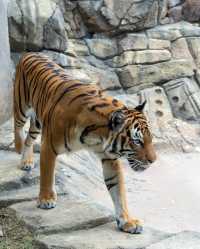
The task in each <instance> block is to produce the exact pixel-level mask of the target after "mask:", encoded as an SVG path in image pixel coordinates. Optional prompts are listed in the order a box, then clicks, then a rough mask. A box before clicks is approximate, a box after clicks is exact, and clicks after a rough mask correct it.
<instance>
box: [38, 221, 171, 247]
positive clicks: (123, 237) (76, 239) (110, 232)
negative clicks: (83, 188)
mask: <svg viewBox="0 0 200 249" xmlns="http://www.w3.org/2000/svg"><path fill="white" fill-rule="evenodd" d="M168 236H169V234H166V233H164V232H160V231H158V230H154V229H151V228H145V230H144V232H143V233H142V234H139V235H134V234H128V233H124V232H121V231H119V230H117V228H116V224H115V222H113V223H108V224H105V225H102V226H98V227H95V228H93V229H90V230H80V231H76V232H71V233H67V234H66V233H62V234H54V235H50V236H42V237H39V238H38V244H39V245H40V248H45V249H50V248H51V249H52V248H54V249H55V248H56V249H57V248H62V249H71V248H73V249H119V248H123V249H139V248H145V247H146V246H148V245H150V244H152V243H155V242H158V241H160V240H162V239H165V238H166V237H168Z"/></svg>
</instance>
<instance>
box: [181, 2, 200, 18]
mask: <svg viewBox="0 0 200 249" xmlns="http://www.w3.org/2000/svg"><path fill="white" fill-rule="evenodd" d="M183 18H184V20H186V21H188V22H198V21H200V3H199V1H198V0H186V1H185V3H184V4H183Z"/></svg>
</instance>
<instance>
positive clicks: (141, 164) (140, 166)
mask: <svg viewBox="0 0 200 249" xmlns="http://www.w3.org/2000/svg"><path fill="white" fill-rule="evenodd" d="M128 162H129V165H130V167H131V169H133V170H134V171H136V172H143V171H145V170H146V169H148V168H149V166H150V163H148V161H140V160H138V159H130V158H128Z"/></svg>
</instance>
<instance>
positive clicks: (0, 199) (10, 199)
mask: <svg viewBox="0 0 200 249" xmlns="http://www.w3.org/2000/svg"><path fill="white" fill-rule="evenodd" d="M56 191H57V194H58V195H59V196H60V195H64V196H67V198H68V197H69V196H70V198H72V195H71V193H70V195H69V192H68V191H65V190H64V189H62V188H61V186H58V185H56ZM38 194H39V185H34V186H31V187H25V188H21V189H14V190H10V191H3V192H1V194H0V207H1V208H2V207H7V206H9V205H12V204H14V203H18V202H23V201H32V200H36V199H37V198H38ZM35 205H36V204H35Z"/></svg>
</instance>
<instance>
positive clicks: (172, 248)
mask: <svg viewBox="0 0 200 249" xmlns="http://www.w3.org/2000/svg"><path fill="white" fill-rule="evenodd" d="M146 249H200V233H197V232H192V231H184V232H181V233H179V234H177V235H175V236H172V237H170V238H168V239H165V240H163V241H161V242H158V243H155V244H153V245H151V246H148V247H147V248H146Z"/></svg>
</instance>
